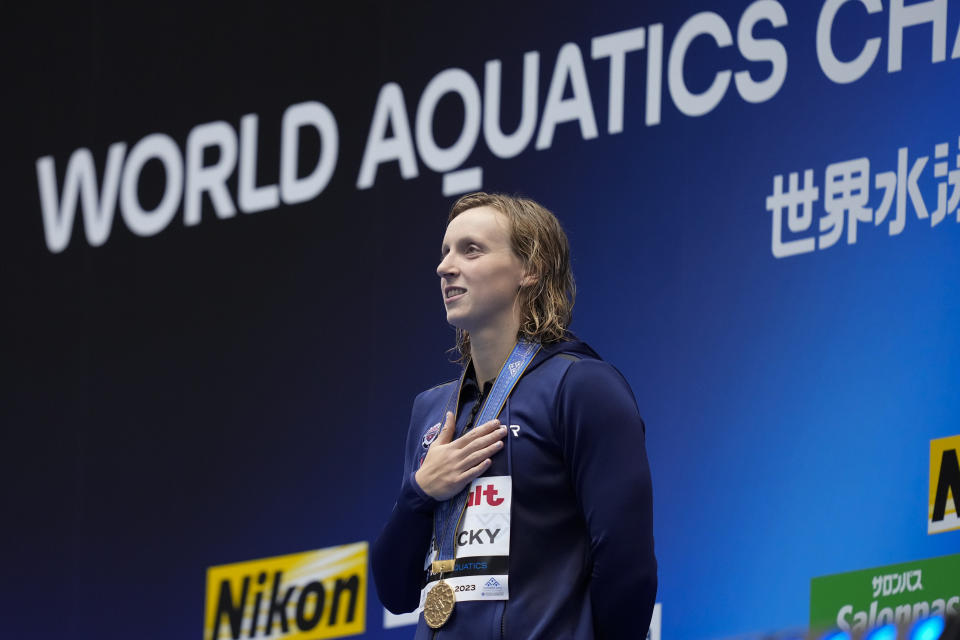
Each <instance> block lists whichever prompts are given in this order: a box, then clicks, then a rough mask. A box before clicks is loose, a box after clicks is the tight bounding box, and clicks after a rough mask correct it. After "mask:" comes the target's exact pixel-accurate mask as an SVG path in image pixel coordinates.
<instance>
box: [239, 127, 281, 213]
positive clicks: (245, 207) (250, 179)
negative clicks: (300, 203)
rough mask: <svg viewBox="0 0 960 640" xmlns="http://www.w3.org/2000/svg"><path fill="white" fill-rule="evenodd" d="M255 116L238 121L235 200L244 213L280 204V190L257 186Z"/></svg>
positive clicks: (272, 187) (263, 209)
mask: <svg viewBox="0 0 960 640" xmlns="http://www.w3.org/2000/svg"><path fill="white" fill-rule="evenodd" d="M257 129H258V121H257V114H255V113H248V114H247V115H245V116H243V118H241V119H240V176H239V178H238V183H237V191H238V192H239V193H238V194H237V200H238V202H239V204H240V210H241V211H243V212H244V213H255V212H257V211H265V210H267V209H275V208H277V206H278V205H279V204H280V188H279V187H278V186H277V185H275V184H268V185H264V186H262V187H258V186H257Z"/></svg>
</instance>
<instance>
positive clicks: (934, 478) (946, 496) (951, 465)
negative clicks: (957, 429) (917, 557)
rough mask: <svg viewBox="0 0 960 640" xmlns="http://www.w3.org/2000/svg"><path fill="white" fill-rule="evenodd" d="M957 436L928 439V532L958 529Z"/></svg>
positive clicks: (959, 441) (959, 442) (959, 440)
mask: <svg viewBox="0 0 960 640" xmlns="http://www.w3.org/2000/svg"><path fill="white" fill-rule="evenodd" d="M958 454H960V436H951V437H949V438H940V439H938V440H931V441H930V502H929V511H928V512H927V533H928V534H930V533H941V532H943V531H952V530H954V529H960V518H958V517H957V507H958V506H960V461H958Z"/></svg>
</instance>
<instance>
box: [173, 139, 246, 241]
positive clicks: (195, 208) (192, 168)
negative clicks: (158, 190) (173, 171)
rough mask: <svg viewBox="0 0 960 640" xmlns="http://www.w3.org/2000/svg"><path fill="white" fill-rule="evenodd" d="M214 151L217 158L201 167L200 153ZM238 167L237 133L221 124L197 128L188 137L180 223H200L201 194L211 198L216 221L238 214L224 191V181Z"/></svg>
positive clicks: (201, 156) (228, 195)
mask: <svg viewBox="0 0 960 640" xmlns="http://www.w3.org/2000/svg"><path fill="white" fill-rule="evenodd" d="M213 146H215V147H217V148H218V149H219V155H220V157H219V158H217V162H216V163H215V164H212V165H210V166H207V167H205V166H203V152H204V149H207V148H208V147H213ZM236 166H237V132H236V131H234V130H233V127H231V126H230V125H229V124H227V123H226V122H223V121H219V122H210V123H207V124H201V125H197V126H196V127H194V128H193V130H191V131H190V134H189V135H188V136H187V186H186V189H185V191H184V196H183V222H184V224H187V225H195V224H199V223H200V210H201V207H202V206H203V192H204V191H206V192H207V193H209V194H210V200H211V201H212V202H213V210H214V211H215V212H216V214H217V217H219V218H230V217H232V216H235V215H236V214H237V210H236V208H235V207H234V206H233V200H232V199H231V198H230V192H229V191H227V178H229V177H230V175H231V174H232V173H233V170H234V168H235V167H236Z"/></svg>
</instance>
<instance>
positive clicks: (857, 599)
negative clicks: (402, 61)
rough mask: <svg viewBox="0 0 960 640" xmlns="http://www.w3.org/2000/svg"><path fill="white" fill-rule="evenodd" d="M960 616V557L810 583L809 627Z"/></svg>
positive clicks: (865, 626) (865, 625) (851, 626)
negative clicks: (933, 616) (935, 616)
mask: <svg viewBox="0 0 960 640" xmlns="http://www.w3.org/2000/svg"><path fill="white" fill-rule="evenodd" d="M945 614H955V615H956V614H960V554H956V555H951V556H941V557H939V558H930V559H929V560H917V561H915V562H904V563H902V564H892V565H889V566H886V567H877V568H875V569H863V570H861V571H851V572H850V573H837V574H834V575H830V576H821V577H819V578H814V579H813V580H811V581H810V629H811V630H814V631H821V630H825V629H831V628H840V629H843V630H844V631H862V630H864V629H872V628H873V627H877V626H880V625H883V624H887V623H890V622H892V623H895V624H903V623H907V622H911V621H913V620H918V619H921V618H926V617H928V616H931V615H945Z"/></svg>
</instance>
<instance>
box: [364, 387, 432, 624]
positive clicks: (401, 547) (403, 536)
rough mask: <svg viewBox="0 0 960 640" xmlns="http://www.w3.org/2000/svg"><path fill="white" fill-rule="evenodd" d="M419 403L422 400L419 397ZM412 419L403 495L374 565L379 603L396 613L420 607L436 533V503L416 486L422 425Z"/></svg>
mask: <svg viewBox="0 0 960 640" xmlns="http://www.w3.org/2000/svg"><path fill="white" fill-rule="evenodd" d="M418 400H419V397H418ZM417 405H418V402H416V401H415V402H414V411H413V416H411V420H410V429H409V432H408V433H407V445H406V447H405V449H404V466H403V481H402V482H401V485H400V495H399V496H398V497H397V502H396V504H395V505H394V506H393V511H392V512H391V513H390V517H389V519H388V520H387V523H386V524H385V525H384V527H383V530H382V531H381V532H380V535H379V537H377V539H376V541H375V542H374V543H373V552H372V555H371V558H370V559H371V565H372V570H373V580H374V584H375V585H376V588H377V595H378V596H379V598H380V602H382V603H383V606H385V607H386V608H387V609H388V610H390V611H391V612H393V613H406V612H407V611H413V610H414V609H416V608H417V606H418V605H419V604H420V587H421V582H422V581H423V576H424V572H423V563H424V559H425V558H426V554H427V551H428V548H429V546H430V539H431V534H432V529H433V510H434V507H435V506H436V504H437V502H436V500H434V499H433V498H431V497H430V496H428V495H427V494H426V493H424V492H423V490H422V489H421V488H420V486H419V485H417V482H416V480H415V479H414V474H415V473H416V472H417V465H418V463H419V453H420V436H421V434H420V432H419V427H420V426H421V425H422V423H421V422H420V421H419V420H417Z"/></svg>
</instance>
